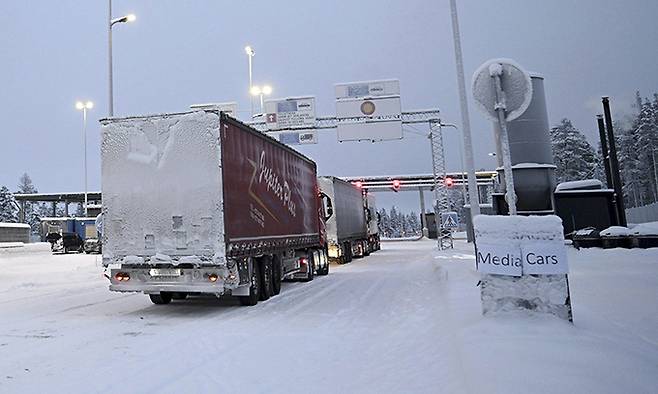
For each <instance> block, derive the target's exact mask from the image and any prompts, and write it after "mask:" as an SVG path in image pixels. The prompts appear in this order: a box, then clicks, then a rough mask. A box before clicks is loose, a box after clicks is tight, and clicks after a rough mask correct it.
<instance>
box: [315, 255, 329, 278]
mask: <svg viewBox="0 0 658 394" xmlns="http://www.w3.org/2000/svg"><path fill="white" fill-rule="evenodd" d="M319 254H320V261H321V263H322V264H321V267H320V268H319V269H318V275H329V257H328V256H327V250H326V249H323V250H321V251H320V253H319Z"/></svg>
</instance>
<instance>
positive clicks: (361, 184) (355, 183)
mask: <svg viewBox="0 0 658 394" xmlns="http://www.w3.org/2000/svg"><path fill="white" fill-rule="evenodd" d="M352 184H353V185H354V186H356V187H357V188H358V189H361V188H363V182H361V181H356V182H352Z"/></svg>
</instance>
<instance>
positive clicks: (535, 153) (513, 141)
mask: <svg viewBox="0 0 658 394" xmlns="http://www.w3.org/2000/svg"><path fill="white" fill-rule="evenodd" d="M530 79H531V80H532V101H531V102H530V106H529V107H528V109H527V110H526V111H525V112H524V113H523V115H521V116H520V117H518V118H517V119H515V120H513V121H511V122H508V123H507V132H508V135H509V137H508V138H509V146H510V153H511V155H512V165H515V164H519V163H539V164H553V152H552V150H551V136H550V133H549V129H548V114H547V111H546V96H545V94H544V78H543V77H542V76H540V75H539V74H531V76H530ZM494 127H495V128H496V135H498V133H499V130H498V127H499V126H498V122H494Z"/></svg>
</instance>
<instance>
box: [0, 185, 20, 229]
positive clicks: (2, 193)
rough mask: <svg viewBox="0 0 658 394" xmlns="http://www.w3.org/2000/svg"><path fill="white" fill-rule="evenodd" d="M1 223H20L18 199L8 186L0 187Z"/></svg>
mask: <svg viewBox="0 0 658 394" xmlns="http://www.w3.org/2000/svg"><path fill="white" fill-rule="evenodd" d="M0 222H4V223H18V207H17V206H16V199H15V198H14V195H13V194H12V193H11V192H10V191H9V189H8V188H7V186H2V187H0Z"/></svg>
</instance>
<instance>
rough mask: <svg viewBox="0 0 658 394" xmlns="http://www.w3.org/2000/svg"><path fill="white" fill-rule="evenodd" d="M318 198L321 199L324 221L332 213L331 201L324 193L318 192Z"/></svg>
mask: <svg viewBox="0 0 658 394" xmlns="http://www.w3.org/2000/svg"><path fill="white" fill-rule="evenodd" d="M320 198H321V199H322V205H323V206H324V213H325V216H324V221H325V222H326V221H327V220H329V218H331V217H332V216H333V215H334V207H333V205H332V203H331V198H329V196H327V195H326V194H325V193H320Z"/></svg>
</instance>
